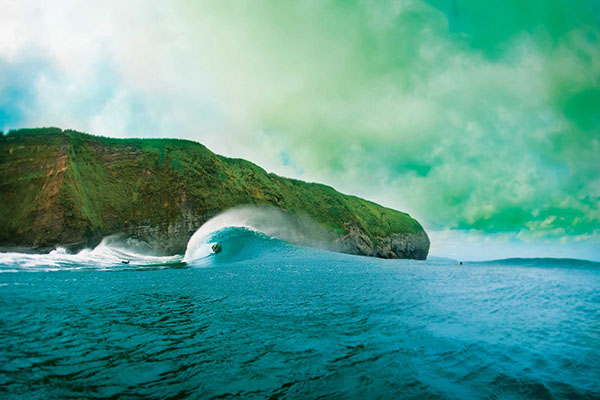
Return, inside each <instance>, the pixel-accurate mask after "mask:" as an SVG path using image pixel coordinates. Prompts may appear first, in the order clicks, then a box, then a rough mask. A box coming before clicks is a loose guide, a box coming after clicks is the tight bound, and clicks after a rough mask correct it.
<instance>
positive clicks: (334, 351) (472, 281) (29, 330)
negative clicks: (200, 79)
mask: <svg viewBox="0 0 600 400" xmlns="http://www.w3.org/2000/svg"><path fill="white" fill-rule="evenodd" d="M195 236H196V235H195ZM213 243H219V244H220V245H221V246H222V251H221V252H220V253H218V254H213V253H212V252H211V250H210V246H211V244H213ZM132 249H134V250H135V251H134V250H132ZM142 253H143V252H140V251H139V246H138V247H136V246H134V245H133V244H131V243H129V244H128V243H127V242H124V243H120V244H118V245H117V244H114V243H112V244H111V242H109V241H104V242H103V243H101V244H100V245H99V246H98V247H97V248H96V249H94V250H85V251H83V252H81V253H79V254H67V253H66V252H65V251H64V250H61V249H57V250H56V251H54V252H52V253H50V254H45V255H28V254H18V253H2V254H0V339H1V340H0V397H1V398H4V399H23V398H28V399H51V398H60V399H64V398H99V399H100V398H102V399H114V398H125V399H127V398H131V399H134V398H156V399H178V398H215V399H216V398H219V399H224V398H233V397H241V398H261V399H262V398H270V399H278V398H287V399H295V398H326V399H376V398H386V399H387V398H408V399H411V398H414V399H423V398H431V399H435V398H444V399H448V398H450V399H453V398H456V399H477V398H482V399H490V398H491V399H521V398H523V399H526V398H527V399H529V398H541V399H552V398H564V399H577V398H581V399H592V398H600V264H599V263H594V262H588V261H579V260H558V259H508V260H498V261H490V262H465V263H463V264H462V265H458V264H457V263H456V262H455V261H451V260H429V261H413V260H382V259H375V258H368V257H361V256H352V255H347V254H340V253H335V252H330V251H326V250H319V249H314V248H309V247H302V246H297V245H292V244H290V243H287V242H284V241H281V240H279V239H274V238H272V237H270V236H268V235H265V234H263V233H260V232H257V231H254V230H251V229H247V228H245V227H221V228H219V229H216V230H213V231H211V232H208V233H206V232H205V234H203V236H202V237H200V238H199V237H195V238H193V239H192V241H191V242H190V246H189V247H188V251H187V252H186V254H185V255H176V256H172V257H156V256H152V255H143V254H142ZM122 261H129V264H124V263H122Z"/></svg>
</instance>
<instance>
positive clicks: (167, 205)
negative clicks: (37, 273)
mask: <svg viewBox="0 0 600 400" xmlns="http://www.w3.org/2000/svg"><path fill="white" fill-rule="evenodd" d="M239 205H259V206H273V207H277V208H278V209H281V210H285V212H287V213H289V214H290V215H299V216H302V217H307V218H310V219H311V220H312V221H315V222H316V223H318V224H319V225H320V226H322V227H323V228H325V229H326V230H327V231H328V232H330V233H331V235H332V236H333V237H335V238H336V239H335V241H336V242H337V243H338V244H339V245H340V246H339V247H340V249H341V251H344V252H348V253H353V254H362V255H367V256H376V257H383V258H415V259H425V258H426V257H427V253H428V251H429V239H428V237H427V234H426V233H425V231H424V230H423V228H422V227H421V225H420V224H419V223H418V222H417V221H415V220H414V219H412V218H411V217H410V216H409V215H408V214H405V213H402V212H399V211H396V210H392V209H389V208H385V207H381V206H379V205H377V204H375V203H372V202H369V201H366V200H363V199H360V198H357V197H354V196H347V195H344V194H341V193H339V192H337V191H335V190H334V189H333V188H331V187H328V186H324V185H319V184H314V183H306V182H301V181H297V180H293V179H286V178H282V177H279V176H277V175H274V174H268V173H267V172H265V171H264V170H263V169H261V168H260V167H258V166H256V165H254V164H252V163H250V162H247V161H244V160H240V159H229V158H225V157H221V156H218V155H216V154H214V153H212V152H210V151H209V150H208V149H206V148H205V147H204V146H202V145H200V144H198V143H195V142H189V141H184V140H173V139H143V140H139V139H127V140H125V139H109V138H102V137H97V136H91V135H87V134H83V133H79V132H74V131H62V130H60V129H57V128H45V129H33V130H20V131H16V132H11V133H10V134H8V135H5V136H2V137H0V249H2V250H8V249H18V250H21V251H23V250H34V251H47V250H51V249H54V248H55V247H56V246H63V247H67V248H70V249H72V250H77V249H80V248H83V247H92V246H94V245H96V244H97V243H99V241H100V240H101V239H102V237H104V236H107V235H111V234H115V233H121V234H125V235H129V236H135V237H138V238H140V239H143V240H145V241H147V242H149V243H151V244H152V245H153V246H154V248H155V250H156V251H157V252H160V253H170V254H174V253H183V252H184V250H185V246H186V244H187V242H188V239H189V238H190V236H191V235H192V234H193V233H194V232H195V231H196V230H197V229H198V228H199V227H200V226H201V225H202V224H203V223H204V222H206V221H207V220H208V219H210V218H211V217H213V216H215V215H217V214H219V213H220V212H222V211H224V210H226V209H229V208H231V207H236V206H239Z"/></svg>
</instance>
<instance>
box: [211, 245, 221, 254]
mask: <svg viewBox="0 0 600 400" xmlns="http://www.w3.org/2000/svg"><path fill="white" fill-rule="evenodd" d="M211 249H212V251H213V253H215V254H218V253H220V252H221V250H222V248H221V245H220V244H218V243H215V244H213V245H212V247H211Z"/></svg>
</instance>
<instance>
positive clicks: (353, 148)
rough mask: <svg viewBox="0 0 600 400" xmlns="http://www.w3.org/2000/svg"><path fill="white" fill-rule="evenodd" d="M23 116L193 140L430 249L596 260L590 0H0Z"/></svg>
mask: <svg viewBox="0 0 600 400" xmlns="http://www.w3.org/2000/svg"><path fill="white" fill-rule="evenodd" d="M39 126H58V127H61V128H63V129H67V128H69V129H76V130H80V131H84V132H89V133H93V134H99V135H104V136H114V137H179V138H185V139H191V140H195V141H199V142H201V143H203V144H205V145H206V146H208V147H209V148H210V149H211V150H213V151H215V152H217V153H219V154H223V155H226V156H232V157H242V158H246V159H248V160H250V161H253V162H255V163H257V164H259V165H261V166H262V167H263V168H265V169H267V170H268V171H270V172H275V173H278V174H280V175H283V176H288V177H294V178H299V179H303V180H307V181H316V182H322V183H325V184H329V185H331V186H333V187H335V188H336V189H338V190H340V191H342V192H345V193H351V194H356V195H359V196H361V197H365V198H368V199H371V200H374V201H376V202H378V203H380V204H383V205H385V206H388V207H392V208H396V209H400V210H402V211H405V212H408V213H409V214H410V215H411V216H413V217H415V218H417V219H418V220H419V221H420V222H421V223H422V225H423V226H424V227H425V228H426V230H427V232H428V233H429V235H430V238H431V239H432V248H431V252H430V253H431V254H433V255H437V256H444V257H451V258H456V259H465V260H467V259H489V258H506V257H515V256H527V257H540V256H541V257H546V256H547V257H575V258H588V259H596V260H600V222H599V221H600V173H599V170H600V3H599V2H598V1H597V0H578V1H575V2H574V1H568V0H506V1H503V2H482V1H478V0H427V1H425V0H394V1H393V0H389V1H388V0H381V1H377V2H371V1H352V0H344V1H342V0H297V1H291V0H290V1H276V0H271V1H266V0H252V1H250V0H248V1H242V0H238V1H231V0H223V1H218V2H215V1H202V0H200V1H178V0H175V1H169V2H158V1H150V0H147V1H142V0H128V1H110V0H109V1H102V2H82V1H69V0H57V1H53V2H47V1H34V0H32V1H20V0H0V130H3V131H4V132H6V131H8V130H9V129H14V128H21V127H39Z"/></svg>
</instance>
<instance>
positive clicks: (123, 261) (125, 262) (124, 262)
mask: <svg viewBox="0 0 600 400" xmlns="http://www.w3.org/2000/svg"><path fill="white" fill-rule="evenodd" d="M121 262H122V263H123V264H129V260H122V261H121Z"/></svg>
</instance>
